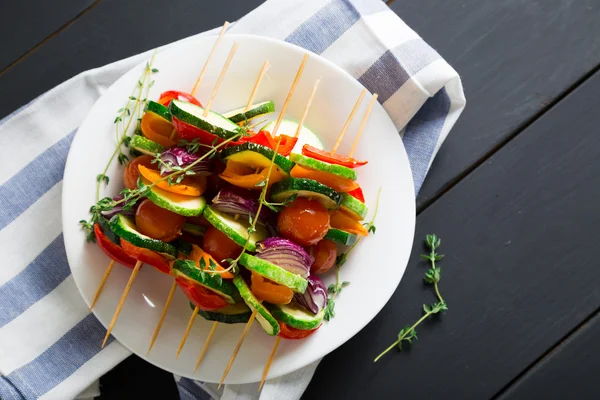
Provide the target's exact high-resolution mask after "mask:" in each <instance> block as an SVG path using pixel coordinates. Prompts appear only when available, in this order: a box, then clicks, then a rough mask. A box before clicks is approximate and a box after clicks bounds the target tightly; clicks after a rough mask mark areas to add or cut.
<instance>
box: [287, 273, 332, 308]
mask: <svg viewBox="0 0 600 400" xmlns="http://www.w3.org/2000/svg"><path fill="white" fill-rule="evenodd" d="M307 280H308V287H307V288H306V291H305V292H304V293H303V294H300V293H296V294H295V295H294V298H295V299H296V301H297V302H298V303H300V304H302V305H303V306H304V307H306V309H307V310H308V311H310V312H311V313H313V314H318V313H319V312H320V311H321V310H322V309H324V308H325V306H326V305H327V289H326V288H325V284H324V283H323V281H322V280H321V278H319V277H318V276H316V275H310V276H309V277H308V278H307Z"/></svg>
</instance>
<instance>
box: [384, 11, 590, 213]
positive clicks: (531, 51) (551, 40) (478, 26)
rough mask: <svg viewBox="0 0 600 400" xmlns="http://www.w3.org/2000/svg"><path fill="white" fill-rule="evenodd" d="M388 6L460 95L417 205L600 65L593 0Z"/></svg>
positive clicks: (447, 185)
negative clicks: (458, 111) (456, 83)
mask: <svg viewBox="0 0 600 400" xmlns="http://www.w3.org/2000/svg"><path fill="white" fill-rule="evenodd" d="M391 8H392V9H393V10H394V11H395V12H396V13H397V14H398V15H399V16H400V17H401V18H403V19H404V20H405V21H406V23H407V24H408V25H409V26H411V27H412V28H413V29H414V30H415V31H416V32H418V33H419V34H420V35H421V36H422V37H423V38H424V39H425V40H426V41H427V42H428V43H429V44H431V45H432V46H433V47H434V48H435V49H436V50H438V52H439V53H440V54H441V55H442V56H443V57H445V58H446V60H448V62H449V63H450V64H451V65H452V66H453V67H454V68H455V69H456V70H457V71H458V72H459V73H460V75H461V77H462V80H463V85H464V88H465V93H466V98H467V107H466V109H465V111H464V113H463V115H462V116H461V118H460V119H459V121H458V123H457V124H456V126H455V127H454V129H453V130H452V132H451V133H450V136H449V137H448V139H447V140H446V142H445V143H444V145H443V147H442V149H441V151H440V153H439V155H438V157H437V158H436V159H435V161H434V163H433V166H432V171H431V173H430V175H429V176H428V177H427V179H426V180H425V183H424V185H423V187H422V189H421V193H420V195H419V199H418V205H417V206H418V208H422V207H423V205H425V204H427V203H428V202H429V201H430V200H431V199H432V198H435V197H436V196H437V195H438V194H439V193H440V192H441V191H443V190H445V189H446V188H447V187H449V186H451V185H452V184H453V183H454V181H455V180H456V179H457V178H458V177H460V176H461V175H462V174H463V173H465V171H468V170H469V168H470V167H471V166H472V165H473V164H474V163H475V162H476V161H477V160H480V159H481V158H482V157H484V155H485V154H487V153H488V152H490V151H492V150H493V149H494V148H495V147H496V146H498V145H499V144H501V143H503V142H504V141H505V140H507V139H508V138H509V137H510V136H511V135H513V134H514V132H515V131H516V130H518V129H519V128H520V127H522V126H523V125H524V124H525V123H526V122H527V121H529V120H530V119H531V118H534V117H535V116H536V115H537V114H539V113H540V112H543V111H544V110H546V109H547V108H548V105H549V104H550V103H552V102H553V101H555V99H556V98H557V97H559V96H560V95H561V94H562V93H564V92H566V91H568V89H569V88H570V87H571V86H572V85H573V84H574V83H575V82H577V81H578V80H579V79H580V78H581V77H582V76H584V75H585V74H586V73H588V71H590V70H591V69H593V68H595V67H596V66H598V64H600V7H598V3H597V2H595V1H594V0H582V1H570V2H567V1H562V0H547V1H531V0H506V1H496V0H484V1H482V0H464V1H461V2H460V5H457V4H456V3H455V2H452V1H436V0H423V1H397V2H395V3H393V4H392V6H391Z"/></svg>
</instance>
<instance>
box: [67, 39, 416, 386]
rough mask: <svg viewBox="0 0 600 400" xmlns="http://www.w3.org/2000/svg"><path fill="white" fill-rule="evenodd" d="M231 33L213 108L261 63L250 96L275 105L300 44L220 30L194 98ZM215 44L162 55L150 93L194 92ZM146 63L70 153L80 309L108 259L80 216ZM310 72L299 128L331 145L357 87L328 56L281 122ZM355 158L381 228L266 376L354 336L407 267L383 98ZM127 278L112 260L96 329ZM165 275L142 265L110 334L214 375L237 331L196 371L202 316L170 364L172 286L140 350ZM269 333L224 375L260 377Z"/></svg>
mask: <svg viewBox="0 0 600 400" xmlns="http://www.w3.org/2000/svg"><path fill="white" fill-rule="evenodd" d="M234 40H235V41H237V42H238V44H239V47H238V50H237V53H236V55H235V57H234V59H233V62H232V63H231V66H230V68H229V71H228V73H227V76H226V77H225V79H224V81H223V83H222V85H221V88H220V91H219V94H218V96H217V99H216V101H215V103H214V107H213V109H214V110H215V111H220V112H225V111H228V110H229V109H233V108H237V107H239V106H241V105H243V104H245V103H246V101H247V97H248V96H249V93H250V91H251V89H252V86H253V84H254V80H255V78H256V76H257V75H258V72H259V70H260V68H261V66H262V64H263V62H264V61H265V60H269V61H270V62H271V64H272V67H271V68H270V69H269V71H268V72H267V77H266V78H265V79H264V80H263V83H262V85H261V86H260V90H259V93H258V96H257V98H256V101H257V102H258V101H263V100H267V99H272V100H274V101H275V104H276V107H277V108H280V107H281V105H282V104H283V101H284V100H285V97H286V96H287V92H288V89H289V87H290V85H291V83H292V81H293V79H294V76H295V74H296V71H297V68H298V66H299V64H300V61H301V59H302V56H303V55H304V53H305V50H303V49H301V48H299V47H296V46H293V45H290V44H287V43H284V42H280V41H276V40H272V39H268V38H263V37H258V36H251V35H227V36H225V37H224V39H223V42H222V44H221V46H220V47H219V49H218V50H217V52H216V54H215V57H214V58H213V61H212V63H211V65H210V67H209V70H208V72H207V74H206V76H205V79H204V81H203V82H202V85H201V87H200V90H199V92H198V93H199V96H198V97H199V99H200V100H201V101H202V102H203V103H205V102H206V101H207V99H208V97H209V95H210V92H211V91H212V88H213V85H214V83H215V82H216V79H217V77H218V75H219V73H220V70H221V66H222V65H223V63H224V60H225V58H226V57H227V54H228V53H229V49H230V48H231V45H232V44H233V42H234ZM213 42H214V38H199V39H197V40H191V41H188V42H185V43H183V44H180V45H178V46H177V47H175V48H172V49H169V50H167V51H164V52H161V53H159V54H158V55H157V56H156V60H155V62H154V66H155V67H156V68H158V69H159V70H160V72H159V73H157V74H156V75H155V76H154V78H155V80H156V83H155V84H154V86H153V87H152V88H151V90H150V96H149V98H151V99H156V98H158V96H159V94H160V93H162V92H163V91H166V90H169V89H179V90H184V91H189V90H191V87H192V86H193V84H194V82H195V80H196V77H197V75H198V73H199V71H200V70H201V68H202V66H203V63H204V60H205V59H206V57H207V55H208V52H209V51H210V49H211V47H212V44H213ZM143 67H144V64H141V65H139V66H137V67H135V68H133V69H132V70H131V71H129V72H128V73H126V74H125V75H124V76H123V77H121V78H120V79H119V80H118V81H117V82H116V83H115V84H114V85H112V86H111V87H110V89H108V90H107V91H106V93H104V95H103V96H102V97H101V98H100V99H99V100H98V101H97V102H96V104H95V105H94V107H93V108H92V110H91V111H90V113H89V114H88V116H87V118H86V119H85V121H84V122H83V124H81V126H80V128H79V130H78V132H77V135H76V136H75V139H74V140H73V145H72V146H71V151H70V152H69V157H68V160H67V165H66V169H65V175H64V188H63V229H64V238H65V246H66V250H67V256H68V259H69V264H70V265H71V270H72V272H73V277H74V278H75V282H76V283H77V286H78V288H79V290H80V292H81V294H82V296H83V298H84V300H85V302H86V303H87V304H88V305H89V303H90V301H91V299H92V297H93V295H94V293H95V291H96V288H97V286H98V284H99V282H100V280H101V279H102V276H103V274H104V271H105V269H106V267H107V265H108V261H109V260H108V258H107V257H106V256H105V255H104V254H103V253H102V252H101V250H100V249H99V248H98V247H97V246H95V245H93V244H86V243H85V240H84V233H83V232H82V231H81V229H80V226H79V223H78V221H79V220H81V219H87V218H88V210H89V207H90V205H92V204H93V203H94V196H95V182H96V175H97V174H98V173H100V172H101V171H102V169H103V168H104V165H105V164H106V162H107V160H108V158H109V157H110V154H111V153H112V151H113V150H114V145H115V141H114V137H115V136H114V125H113V120H114V118H115V115H116V111H117V110H118V109H119V108H120V107H122V106H123V104H124V102H125V100H126V99H127V98H128V96H129V95H130V93H131V91H132V89H133V87H134V86H135V84H136V82H137V80H138V77H139V76H140V74H141V72H142V70H143ZM317 78H321V85H320V87H319V90H318V92H317V95H316V98H315V100H314V102H313V105H312V109H311V112H310V113H309V115H308V118H307V120H306V125H307V126H308V127H309V128H310V129H311V130H313V132H316V133H317V134H319V135H321V139H322V141H323V144H324V145H325V147H326V148H330V147H331V146H332V145H333V143H334V141H335V139H336V136H337V134H338V132H339V131H340V129H341V127H342V126H343V124H344V122H345V120H346V118H347V117H348V114H349V112H350V110H351V109H352V106H353V105H354V102H355V101H356V99H357V98H358V95H359V94H360V91H361V90H362V89H363V87H362V86H361V85H360V84H359V83H358V82H357V81H356V80H355V79H353V78H352V77H351V76H350V75H349V74H347V73H346V72H344V71H342V70H341V69H339V68H338V67H336V66H335V65H333V64H332V63H330V62H329V61H327V60H325V59H323V58H320V57H319V56H317V55H314V54H311V56H310V59H309V61H308V63H307V65H306V68H305V70H304V74H303V75H302V78H301V80H300V82H299V85H298V87H297V90H296V93H295V94H294V97H293V99H292V100H291V102H290V105H289V108H288V111H287V115H286V117H288V118H295V119H299V118H300V116H301V114H302V111H303V108H304V104H305V102H306V99H307V97H308V95H309V93H310V91H311V89H312V86H313V83H314V82H315V80H316V79H317ZM368 98H369V97H368V96H367V97H365V100H364V101H363V103H362V105H361V107H360V109H359V110H358V113H357V114H356V115H357V117H356V118H355V119H354V122H353V123H352V125H351V126H350V129H349V131H348V133H347V135H346V138H345V140H344V143H343V144H342V146H341V148H340V151H341V153H342V154H345V152H347V151H348V150H349V148H350V146H351V144H352V141H353V139H354V135H355V133H356V131H357V129H358V125H359V123H360V120H361V117H362V115H363V114H364V112H365V109H366V106H367V103H368ZM356 157H357V158H359V159H366V160H369V164H368V165H366V166H364V167H362V168H360V170H359V175H360V176H359V179H358V181H359V182H360V184H361V186H362V188H363V190H364V193H365V197H366V199H367V204H368V205H369V207H370V209H371V211H372V210H373V209H374V206H375V200H376V197H377V190H378V189H379V187H380V186H381V187H383V190H382V192H381V201H380V205H379V215H378V217H377V223H376V225H377V234H376V235H374V236H370V237H368V238H366V239H365V240H363V241H362V242H361V243H360V245H359V246H358V247H357V248H356V250H355V251H354V252H353V254H352V255H351V257H349V260H348V262H347V263H346V265H345V266H344V267H343V269H342V279H343V280H345V281H350V282H351V285H350V286H348V287H347V288H346V289H344V292H343V293H342V294H341V295H340V296H339V297H338V298H337V299H336V309H335V311H336V316H335V318H334V319H333V320H331V321H330V322H328V323H324V324H323V326H322V327H321V328H320V329H319V330H318V331H317V332H316V333H315V334H313V335H312V336H310V337H309V338H307V339H305V340H298V341H293V340H283V341H282V342H281V345H280V347H279V350H278V351H277V355H276V357H275V360H274V362H273V365H272V367H271V372H270V374H269V377H271V378H273V377H277V376H280V375H283V374H287V373H290V372H292V371H294V370H297V369H299V368H302V367H304V366H306V365H308V364H310V363H312V362H313V361H315V360H318V359H320V358H321V357H323V356H325V355H326V354H328V353H329V352H331V351H333V350H334V349H335V348H337V347H338V346H340V345H341V344H343V343H344V342H345V341H347V340H348V339H350V338H351V337H352V336H354V335H355V334H356V333H357V332H358V331H359V330H360V329H362V328H363V327H364V326H365V325H366V324H367V323H368V322H369V321H371V319H373V317H375V315H376V314H377V313H378V312H379V311H380V310H381V308H382V307H383V306H384V305H385V303H386V302H387V301H388V300H389V298H390V296H391V295H392V293H393V292H394V290H395V289H396V287H397V286H398V283H399V282H400V278H401V277H402V274H403V273H404V270H405V268H406V264H407V262H408V257H409V255H410V249H411V246H412V241H413V235H414V227H415V202H414V189H413V181H412V175H411V172H410V167H409V164H408V158H407V156H406V152H405V150H404V146H403V145H402V141H401V139H400V137H399V135H398V133H397V132H396V129H395V128H394V125H393V123H392V121H391V120H390V118H389V117H388V115H387V114H386V112H385V111H384V109H383V108H382V107H381V106H380V105H379V103H377V104H376V105H375V107H374V109H373V112H372V113H371V117H370V119H369V122H368V124H367V126H366V129H365V132H364V134H363V137H362V140H361V144H360V146H359V148H358V151H357V153H356ZM116 164H117V163H115V165H113V166H111V168H110V169H109V172H108V175H109V176H110V178H111V181H110V185H109V186H108V187H107V188H106V189H105V192H104V195H109V196H112V195H114V194H116V193H117V192H118V191H119V190H121V189H122V186H121V185H122V183H121V181H122V178H121V176H122V169H121V167H119V166H118V165H116ZM130 273H131V269H128V268H124V267H122V266H119V265H117V266H115V268H114V269H113V272H112V274H111V276H110V278H109V279H108V282H107V284H106V286H105V288H104V291H103V293H102V296H101V297H100V300H99V301H98V303H97V304H96V306H95V308H94V313H95V314H96V316H97V317H98V319H99V320H100V322H102V324H104V326H108V323H109V322H110V319H111V317H112V315H113V312H114V311H115V308H116V306H117V303H118V301H119V297H120V296H121V293H122V292H123V289H124V287H125V284H126V282H127V280H128V278H129V275H130ZM333 281H334V276H333V274H329V275H327V276H326V277H325V283H326V284H329V283H332V282H333ZM172 282H173V280H172V278H171V277H169V276H166V275H163V274H160V273H159V272H157V271H155V270H153V269H152V268H151V267H148V266H146V267H144V268H142V270H141V271H140V273H139V274H138V277H137V279H136V281H135V282H134V284H133V287H132V288H131V292H130V293H129V297H128V298H127V302H126V303H125V306H124V307H123V310H122V312H121V315H120V317H119V320H118V322H117V324H116V326H115V328H114V330H113V332H112V333H113V335H114V336H115V337H116V338H117V339H118V340H119V342H121V343H122V344H123V345H125V346H126V347H127V348H129V349H130V350H131V351H132V352H134V353H136V354H137V355H138V356H140V357H142V358H143V359H145V360H147V361H149V362H151V363H153V364H155V365H156V366H158V367H160V368H163V369H165V370H167V371H171V372H174V373H176V374H179V375H183V376H186V377H191V378H195V379H200V380H203V381H207V382H218V381H219V380H220V378H221V375H222V373H223V370H224V368H225V365H226V364H227V361H228V360H229V357H230V355H231V352H232V350H233V347H234V346H235V343H236V341H237V339H238V337H239V336H240V333H241V332H242V329H243V327H244V326H243V325H241V324H237V325H225V324H221V325H219V327H218V329H217V331H216V334H215V337H214V338H213V341H212V344H211V345H210V349H209V351H208V353H207V354H206V358H205V360H204V361H203V364H202V365H201V367H200V369H199V370H198V371H197V372H196V373H194V372H193V371H194V365H195V362H196V359H197V357H198V354H199V352H200V350H201V348H202V345H203V343H204V339H205V338H206V336H207V334H208V331H209V329H210V327H211V325H212V322H208V321H204V320H203V319H202V318H201V317H198V318H197V319H196V322H195V324H194V327H193V329H192V331H191V334H190V336H189V338H188V341H187V344H186V346H185V348H184V350H183V352H182V354H181V355H180V357H179V359H175V352H176V350H177V347H178V344H179V342H180V340H181V336H182V334H183V332H184V330H185V327H186V324H187V321H188V318H189V317H190V314H191V309H190V307H189V305H188V301H187V300H186V298H185V296H184V295H183V293H181V292H180V291H177V292H176V295H175V296H174V299H173V302H172V303H171V307H170V309H169V312H168V314H167V317H166V319H165V323H164V326H163V328H162V331H161V333H160V336H159V337H158V340H157V342H156V344H155V346H154V348H153V350H152V352H151V353H150V355H149V356H147V355H146V351H147V349H148V344H149V341H150V337H151V336H152V332H153V330H154V328H155V326H156V323H157V321H158V319H159V316H160V314H161V311H162V307H163V305H164V303H165V300H166V297H167V294H168V292H169V288H170V286H171V284H172ZM74 301H76V300H75V299H74ZM274 340H275V339H274V338H273V337H270V336H267V335H266V334H265V333H264V332H263V331H262V329H261V328H260V326H259V325H258V324H254V326H253V327H252V329H251V330H250V333H249V334H248V336H247V337H246V340H245V342H244V345H243V346H242V348H241V350H240V352H239V354H238V356H237V359H236V361H235V364H234V366H233V368H232V369H231V371H230V372H229V375H228V377H227V380H226V382H227V383H248V382H255V381H259V380H260V378H261V375H262V371H263V367H264V365H265V363H266V361H267V359H268V357H269V353H270V350H271V347H272V346H273V342H274ZM98 346H100V343H98Z"/></svg>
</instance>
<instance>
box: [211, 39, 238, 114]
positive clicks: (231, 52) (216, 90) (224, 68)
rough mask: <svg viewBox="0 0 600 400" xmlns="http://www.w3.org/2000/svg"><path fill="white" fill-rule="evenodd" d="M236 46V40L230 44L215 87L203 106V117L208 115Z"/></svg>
mask: <svg viewBox="0 0 600 400" xmlns="http://www.w3.org/2000/svg"><path fill="white" fill-rule="evenodd" d="M237 47H238V44H237V42H234V43H233V46H231V50H230V51H229V55H228V56H227V60H225V64H224V65H223V69H222V70H221V74H220V75H219V78H217V83H215V87H214V89H213V91H212V94H211V95H210V99H208V103H207V104H206V107H205V108H204V112H203V113H202V116H203V117H206V116H207V115H208V112H209V111H210V107H212V104H213V102H214V101H215V97H217V92H218V91H219V86H221V82H222V81H223V78H224V77H225V74H226V73H227V69H228V68H229V64H231V59H233V56H234V55H235V51H236V50H237Z"/></svg>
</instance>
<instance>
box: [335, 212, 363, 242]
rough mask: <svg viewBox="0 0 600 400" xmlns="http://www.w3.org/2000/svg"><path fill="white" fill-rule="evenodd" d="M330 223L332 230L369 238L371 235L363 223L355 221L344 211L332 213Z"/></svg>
mask: <svg viewBox="0 0 600 400" xmlns="http://www.w3.org/2000/svg"><path fill="white" fill-rule="evenodd" d="M330 223H331V227H332V228H336V229H340V230H342V231H345V232H350V233H354V234H355V235H362V236H367V235H368V234H369V232H368V231H367V229H366V228H365V226H364V225H363V224H362V222H360V221H357V220H355V219H354V218H352V217H350V216H349V215H348V214H347V213H346V212H344V211H342V210H338V211H334V212H332V213H331V219H330Z"/></svg>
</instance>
